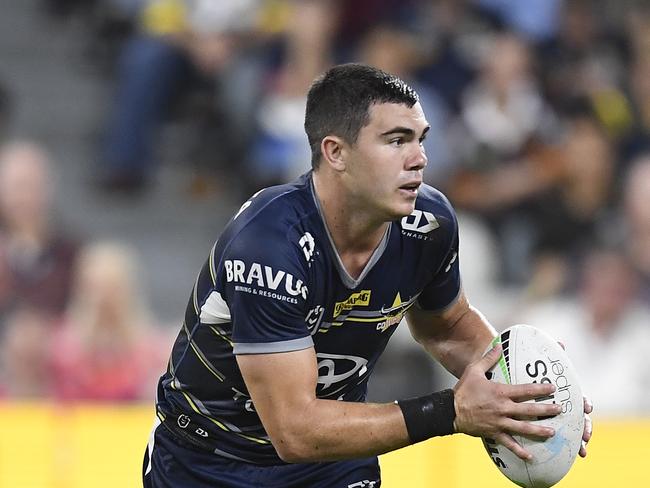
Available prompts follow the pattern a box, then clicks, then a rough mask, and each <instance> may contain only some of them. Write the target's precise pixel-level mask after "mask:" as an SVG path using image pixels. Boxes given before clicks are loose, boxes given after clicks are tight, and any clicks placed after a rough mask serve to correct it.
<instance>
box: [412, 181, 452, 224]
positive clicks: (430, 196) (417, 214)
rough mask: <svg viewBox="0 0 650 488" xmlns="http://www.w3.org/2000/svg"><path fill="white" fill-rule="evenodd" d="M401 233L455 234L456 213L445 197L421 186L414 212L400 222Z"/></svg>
mask: <svg viewBox="0 0 650 488" xmlns="http://www.w3.org/2000/svg"><path fill="white" fill-rule="evenodd" d="M400 225H401V227H402V230H403V231H407V232H416V233H420V234H430V233H431V232H432V231H433V230H437V231H438V232H437V233H440V231H443V232H444V233H450V234H455V233H456V232H457V230H458V221H457V218H456V212H455V211H454V208H453V207H452V205H451V203H450V202H449V200H448V199H447V197H446V196H445V195H444V194H443V193H442V192H441V191H439V190H437V189H435V188H433V187H432V186H429V185H425V184H423V185H421V186H420V188H419V190H418V197H417V200H416V201H415V210H414V211H413V212H412V213H411V215H408V216H406V217H403V218H402V219H401V221H400Z"/></svg>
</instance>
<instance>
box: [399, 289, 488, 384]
mask: <svg viewBox="0 0 650 488" xmlns="http://www.w3.org/2000/svg"><path fill="white" fill-rule="evenodd" d="M431 322H432V318H431V317H430V315H429V314H428V313H427V312H424V311H413V312H412V313H410V315H409V325H410V327H411V331H412V333H413V336H414V337H415V339H416V340H417V341H418V342H419V343H420V344H421V345H422V346H423V347H424V349H425V350H426V351H427V352H428V353H429V354H431V356H433V357H434V358H435V359H436V360H437V361H438V362H439V363H440V364H442V365H443V366H444V367H445V368H446V369H447V370H448V371H449V372H450V373H452V374H453V375H454V376H456V377H457V378H460V377H461V375H462V374H463V371H465V368H466V367H467V366H468V365H469V364H470V363H472V362H473V361H476V360H477V359H479V358H480V357H481V355H482V354H483V352H484V351H485V349H486V348H487V347H488V345H489V344H490V342H491V341H492V339H493V338H494V337H495V336H496V331H495V330H494V328H493V327H492V326H491V325H490V323H489V322H488V321H487V319H486V318H485V317H484V316H483V314H481V313H480V312H479V311H478V310H477V309H476V308H474V307H472V306H471V305H470V304H469V303H468V302H467V300H466V298H465V297H464V296H461V298H460V300H459V303H458V304H456V305H455V306H454V309H453V310H451V311H450V312H448V313H447V314H446V315H445V316H441V318H440V323H439V324H432V323H431Z"/></svg>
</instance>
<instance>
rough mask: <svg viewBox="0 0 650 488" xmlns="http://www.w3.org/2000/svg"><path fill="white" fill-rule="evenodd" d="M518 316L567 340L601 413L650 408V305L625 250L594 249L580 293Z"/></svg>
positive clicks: (588, 392) (645, 411)
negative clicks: (649, 354)
mask: <svg viewBox="0 0 650 488" xmlns="http://www.w3.org/2000/svg"><path fill="white" fill-rule="evenodd" d="M518 321H519V322H523V323H527V324H531V325H533V326H536V327H539V328H541V329H544V330H545V331H547V332H548V333H549V334H551V335H552V336H553V337H554V338H556V339H557V340H559V341H561V342H562V343H564V344H565V345H566V348H567V352H568V354H569V357H570V358H571V361H572V362H573V363H574V365H575V367H576V371H578V374H579V376H580V381H581V386H582V388H583V391H584V392H585V394H586V395H587V396H589V397H590V398H591V399H592V400H593V402H594V405H596V406H597V410H596V411H597V412H598V414H599V415H630V414H637V415H642V414H646V415H647V414H648V413H650V362H648V358H647V348H648V344H650V327H648V324H649V323H650V309H648V308H647V307H646V306H644V305H643V304H642V303H641V302H640V301H639V300H638V298H637V280H636V275H635V273H634V270H633V268H632V267H631V266H630V263H629V262H628V261H627V259H626V257H625V255H624V254H623V253H621V252H620V251H617V250H612V249H596V250H593V251H591V252H590V253H588V255H587V257H586V260H585V264H584V267H583V270H582V276H581V283H580V287H579V293H578V295H577V296H572V297H569V296H560V295H557V296H556V297H554V298H552V299H549V300H547V301H544V302H542V303H540V304H538V305H535V306H532V307H531V308H530V309H528V310H526V311H524V312H523V313H522V314H521V315H520V316H519V317H518ZM612 385H616V387H615V392H613V391H612Z"/></svg>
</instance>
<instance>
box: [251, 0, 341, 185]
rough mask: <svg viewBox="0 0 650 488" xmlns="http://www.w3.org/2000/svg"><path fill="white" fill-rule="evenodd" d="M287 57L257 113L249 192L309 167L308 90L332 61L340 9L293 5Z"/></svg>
mask: <svg viewBox="0 0 650 488" xmlns="http://www.w3.org/2000/svg"><path fill="white" fill-rule="evenodd" d="M290 5H291V10H290V18H289V20H288V22H287V30H286V32H285V47H284V56H283V60H282V62H281V65H280V66H279V68H278V69H277V70H276V72H275V73H273V74H272V76H271V79H270V80H269V83H268V84H267V85H266V86H265V87H264V93H263V95H262V98H261V100H260V102H259V107H258V109H257V113H256V130H255V137H254V139H253V141H252V147H251V154H250V166H249V172H248V175H247V177H248V179H249V183H250V184H251V186H252V188H251V189H250V190H254V191H257V190H258V189H259V188H261V187H264V186H270V185H273V184H278V183H282V182H285V181H287V180H290V179H293V178H294V177H295V176H298V175H299V174H301V173H303V172H305V171H306V170H307V169H309V168H310V166H311V165H310V161H311V150H310V148H309V144H308V142H307V139H306V137H305V134H304V129H303V122H304V120H303V119H304V114H305V108H306V104H307V89H308V88H309V85H310V84H311V83H312V81H313V80H314V79H315V78H316V77H317V76H318V75H319V74H320V73H321V72H322V71H323V70H325V69H326V68H327V67H328V66H329V65H330V64H331V63H332V55H333V39H334V35H335V34H336V30H335V27H336V24H337V19H338V18H339V10H338V8H337V3H336V2H331V1H329V0H304V1H292V2H291V3H290Z"/></svg>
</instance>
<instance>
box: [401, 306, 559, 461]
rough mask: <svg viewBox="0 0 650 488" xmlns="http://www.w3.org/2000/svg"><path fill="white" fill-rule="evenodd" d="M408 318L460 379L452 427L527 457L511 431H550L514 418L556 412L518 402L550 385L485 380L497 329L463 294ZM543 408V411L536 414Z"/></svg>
mask: <svg viewBox="0 0 650 488" xmlns="http://www.w3.org/2000/svg"><path fill="white" fill-rule="evenodd" d="M407 320H408V322H409V327H410V329H411V333H412V334H413V337H414V338H415V339H416V340H417V341H418V342H419V343H420V344H422V345H423V347H424V348H425V349H426V350H427V351H428V352H429V353H430V354H431V355H432V356H433V357H434V358H436V359H437V360H438V361H439V362H440V363H441V364H442V365H443V366H444V367H445V368H447V370H449V371H450V372H451V373H452V374H454V375H455V376H456V377H457V378H460V380H459V381H458V383H457V384H456V386H455V387H454V396H455V409H456V420H455V421H454V427H455V429H456V432H463V433H465V434H468V435H472V436H481V437H490V438H493V439H495V440H496V441H497V442H499V443H500V444H502V445H504V446H505V447H507V448H508V449H510V450H511V451H512V452H514V453H515V454H516V455H517V456H519V457H520V458H522V459H530V454H529V453H528V452H527V451H526V450H525V449H523V448H522V447H521V446H520V445H519V444H518V443H517V442H516V441H515V439H514V438H513V437H512V434H523V435H526V436H538V437H541V438H545V437H550V436H552V435H553V434H554V432H553V430H552V429H549V428H545V427H540V426H534V425H533V424H530V423H527V422H523V421H521V420H518V419H519V418H531V417H533V418H534V417H539V416H545V415H551V416H552V415H557V414H558V413H559V412H560V408H559V407H558V406H557V405H543V404H538V405H534V404H530V403H527V404H526V403H522V402H525V401H526V400H530V399H533V398H537V397H541V396H543V393H542V389H541V388H540V387H541V386H547V387H549V390H548V391H549V393H550V392H552V391H554V388H552V387H550V385H533V384H528V385H501V384H498V383H492V382H491V381H488V380H487V379H486V377H485V372H486V371H488V370H489V369H490V368H491V367H492V366H494V364H495V363H496V362H497V361H498V359H499V355H500V354H501V349H500V347H497V348H494V349H492V350H491V351H490V352H489V353H488V354H487V355H486V356H485V357H482V355H483V352H484V351H485V349H486V348H487V347H488V346H489V345H490V342H491V341H492V339H493V338H494V336H496V331H495V330H494V329H493V327H492V326H491V325H490V324H489V323H488V322H487V320H486V319H485V317H483V315H482V314H481V313H480V312H479V311H478V310H476V309H475V308H473V307H472V306H471V305H470V304H469V303H468V301H467V298H466V297H465V295H464V294H461V296H460V297H459V299H458V300H457V301H456V303H454V304H453V305H452V306H451V307H449V308H448V309H446V310H445V311H443V312H441V313H433V312H428V311H424V310H413V309H412V311H409V315H408V317H407ZM540 407H541V408H540ZM542 409H543V410H545V411H546V412H547V413H546V414H540V413H539V412H540V411H541V410H542Z"/></svg>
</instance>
